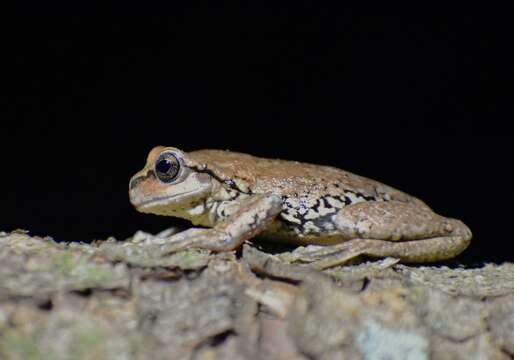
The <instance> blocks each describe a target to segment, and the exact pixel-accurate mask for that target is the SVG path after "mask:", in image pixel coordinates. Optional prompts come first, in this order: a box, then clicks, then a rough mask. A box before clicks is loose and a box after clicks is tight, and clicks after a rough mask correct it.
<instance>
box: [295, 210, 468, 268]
mask: <svg viewBox="0 0 514 360" xmlns="http://www.w3.org/2000/svg"><path fill="white" fill-rule="evenodd" d="M335 222H336V226H337V227H338V229H339V232H340V234H341V238H342V241H343V242H342V243H341V244H337V245H333V246H326V247H324V248H322V249H317V250H313V251H308V250H307V251H304V252H303V253H302V254H301V255H300V257H299V260H300V261H302V262H309V263H311V266H313V267H316V268H318V269H323V268H328V267H332V266H337V265H341V264H344V263H346V262H348V261H349V260H351V259H353V258H356V257H358V256H360V255H366V256H370V257H387V256H391V257H395V258H398V259H400V260H401V261H402V262H430V261H440V260H445V259H449V258H452V257H454V256H456V255H457V254H459V253H460V252H462V251H463V250H464V249H465V248H466V247H467V246H468V245H469V242H470V240H471V231H470V230H469V229H468V228H467V227H466V225H464V224H463V223H462V222H461V221H459V220H455V219H449V218H445V217H442V216H439V215H437V214H435V213H434V212H433V211H431V210H430V209H429V208H428V207H420V206H418V205H416V204H413V203H403V202H396V201H390V202H364V203H358V204H354V205H350V206H348V207H346V208H343V209H342V210H341V211H340V213H339V214H338V215H337V217H336V219H335ZM348 239H349V240H348Z"/></svg>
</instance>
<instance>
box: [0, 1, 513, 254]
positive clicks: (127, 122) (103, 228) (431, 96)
mask: <svg viewBox="0 0 514 360" xmlns="http://www.w3.org/2000/svg"><path fill="white" fill-rule="evenodd" d="M308 4H309V3H308V2H302V3H300V2H298V3H297V5H296V6H295V7H294V8H282V9H280V8H276V9H270V8H267V9H265V8H264V7H262V8H242V7H241V8H238V9H209V8H208V7H198V8H193V7H189V8H186V7H183V8H179V7H178V6H177V8H175V9H166V10H167V13H169V14H171V15H172V16H168V17H130V18H128V17H124V18H117V17H102V18H99V17H60V18H48V17H42V16H39V17H18V18H13V19H11V20H10V21H8V22H5V23H4V24H3V25H2V27H3V29H2V30H3V33H4V35H7V39H6V41H5V42H4V43H3V44H2V48H3V56H2V57H3V58H4V60H5V59H7V60H8V65H7V66H5V65H4V68H3V70H4V72H5V74H4V76H3V78H2V83H3V87H5V89H4V91H2V93H1V94H0V95H1V97H0V100H1V101H0V103H1V104H2V118H3V120H2V128H1V134H2V140H1V144H0V149H1V154H2V155H1V159H2V166H3V171H2V174H3V176H2V182H1V184H2V189H3V190H4V191H3V194H4V195H3V196H2V197H1V206H2V207H1V215H0V216H1V225H0V226H1V227H0V229H3V230H12V229H15V228H18V227H19V228H24V229H28V230H30V231H31V232H32V233H33V234H37V235H51V236H53V237H54V238H56V239H57V240H83V241H87V240H91V239H93V238H105V237H106V236H109V235H114V236H116V237H117V238H120V239H123V238H125V237H127V236H129V235H130V234H132V233H133V232H134V231H136V230H138V229H146V230H149V231H158V230H160V229H163V228H165V227H166V226H168V225H170V224H173V222H174V220H173V219H167V218H161V217H156V216H151V215H143V214H139V213H137V212H136V211H135V210H133V209H132V208H131V206H130V204H129V202H128V197H127V184H128V179H129V178H130V176H131V175H132V174H133V173H134V172H136V171H137V170H139V169H140V168H141V167H142V166H143V165H144V161H145V158H146V154H147V152H148V151H149V150H150V149H151V148H152V147H153V146H154V145H157V144H162V145H171V146H176V147H179V148H182V149H184V150H192V149H196V148H206V147H211V148H221V149H231V150H237V151H242V152H249V153H252V154H255V155H260V156H267V157H279V158H286V159H294V160H299V161H308V162H314V163H322V164H328V165H333V166H336V167H341V168H344V169H346V170H350V171H352V172H355V173H358V174H361V175H364V176H368V177H371V178H374V179H377V180H380V181H382V182H385V183H386V184H389V185H392V186H394V187H397V188H399V189H401V190H404V191H406V192H408V193H410V194H412V195H415V196H418V197H420V198H421V199H423V200H425V201H426V202H427V203H428V204H429V205H431V206H432V207H433V208H434V210H436V211H437V212H439V213H441V214H443V215H447V216H452V217H457V218H460V219H462V220H463V221H464V222H466V223H467V224H468V225H469V226H470V228H471V229H472V230H473V231H474V234H475V238H474V242H473V243H472V246H471V248H470V249H469V250H468V251H467V252H466V253H465V254H464V255H463V256H462V257H461V258H460V260H461V261H463V262H467V263H472V262H480V261H496V262H500V261H504V260H513V255H512V251H510V248H511V245H510V244H511V243H512V242H513V241H514V239H512V234H511V233H510V231H509V230H508V229H509V228H510V225H511V224H512V223H513V221H512V214H513V213H514V211H513V210H514V189H513V181H514V167H513V162H512V155H511V152H512V150H513V147H514V146H513V140H514V138H513V137H512V136H508V135H510V134H511V133H510V131H509V123H510V122H512V121H513V120H514V111H513V100H512V99H513V95H514V91H513V79H514V77H513V61H512V57H511V56H510V53H509V49H508V48H509V47H510V44H511V42H512V35H513V34H512V32H511V30H510V27H511V21H510V20H509V18H510V15H511V14H512V11H511V13H510V15H509V16H507V15H508V14H509V13H506V12H503V11H500V10H501V9H489V10H488V9H485V10H484V9H477V10H480V11H469V12H468V13H466V12H465V11H460V10H462V9H449V8H447V7H445V8H437V6H436V5H433V7H432V8H423V9H421V8H419V9H418V8H416V9H415V8H411V9H403V10H404V11H393V12H392V13H395V14H396V15H394V16H391V15H367V14H366V11H365V9H362V8H360V7H359V6H358V5H356V4H353V5H352V4H348V5H346V7H344V8H342V7H341V8H326V7H325V8H322V9H321V8H317V7H316V6H314V5H313V6H309V5H308ZM129 10H132V11H133V12H137V10H138V9H137V8H133V9H130V8H129ZM443 10H444V11H443ZM452 10H456V11H452ZM457 10H459V11H457ZM470 10H473V9H470ZM509 10H512V9H509ZM32 11H33V12H37V9H32ZM155 12H157V11H155ZM162 13H165V12H164V11H163V12H162Z"/></svg>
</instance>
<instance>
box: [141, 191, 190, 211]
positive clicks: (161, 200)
mask: <svg viewBox="0 0 514 360" xmlns="http://www.w3.org/2000/svg"><path fill="white" fill-rule="evenodd" d="M194 193H199V191H198V190H190V191H184V192H181V193H178V194H173V195H170V196H159V197H155V198H153V199H149V200H146V201H142V202H140V203H139V204H134V205H135V206H136V207H137V208H138V209H145V208H148V207H149V206H150V205H152V206H154V205H165V204H168V203H169V202H170V200H175V199H177V200H179V199H180V198H182V197H184V196H185V195H189V194H194Z"/></svg>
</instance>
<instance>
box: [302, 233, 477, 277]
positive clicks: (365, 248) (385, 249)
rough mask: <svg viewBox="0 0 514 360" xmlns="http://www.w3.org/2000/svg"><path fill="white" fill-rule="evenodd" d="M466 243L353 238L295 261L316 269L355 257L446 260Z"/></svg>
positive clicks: (442, 239)
mask: <svg viewBox="0 0 514 360" xmlns="http://www.w3.org/2000/svg"><path fill="white" fill-rule="evenodd" d="M468 244H469V239H468V238H467V237H465V236H460V235H455V236H441V237H434V238H430V239H418V240H410V241H388V240H374V239H352V240H349V241H346V242H344V243H341V244H337V245H332V246H325V247H323V248H321V249H320V248H317V249H314V250H310V251H309V250H308V248H306V249H304V251H302V253H301V254H298V255H297V256H296V261H299V262H303V263H309V266H311V267H314V268H316V269H320V270H321V269H326V268H329V267H334V266H338V265H344V264H345V263H348V262H349V261H350V260H353V259H355V258H357V257H358V256H361V255H365V256H369V257H379V258H383V257H393V258H397V259H400V261H402V262H430V261H440V260H446V259H449V258H452V257H454V256H455V255H457V254H459V253H460V252H462V251H463V250H464V249H465V248H466V247H467V246H468Z"/></svg>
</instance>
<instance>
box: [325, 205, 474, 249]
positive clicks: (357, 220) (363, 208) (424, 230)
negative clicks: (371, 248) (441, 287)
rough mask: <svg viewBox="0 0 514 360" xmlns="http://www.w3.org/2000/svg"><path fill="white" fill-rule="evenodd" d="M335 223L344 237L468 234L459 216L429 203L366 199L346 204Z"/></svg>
mask: <svg viewBox="0 0 514 360" xmlns="http://www.w3.org/2000/svg"><path fill="white" fill-rule="evenodd" d="M335 225H336V227H337V229H338V232H339V233H340V234H341V235H342V237H343V238H345V239H354V238H362V239H377V240H389V241H406V240H416V239H428V238H433V237H440V236H449V235H456V236H464V237H470V235H471V233H470V231H469V229H468V228H467V227H466V226H465V225H464V224H463V223H462V222H460V221H458V220H455V219H449V218H445V217H443V216H440V215H437V214H436V213H434V212H433V211H432V210H430V209H429V208H428V207H421V206H419V205H416V204H413V203H405V202H399V201H368V202H362V203H358V204H354V205H350V206H346V207H344V208H342V209H341V210H340V211H339V213H338V215H337V216H336V218H335Z"/></svg>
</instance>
